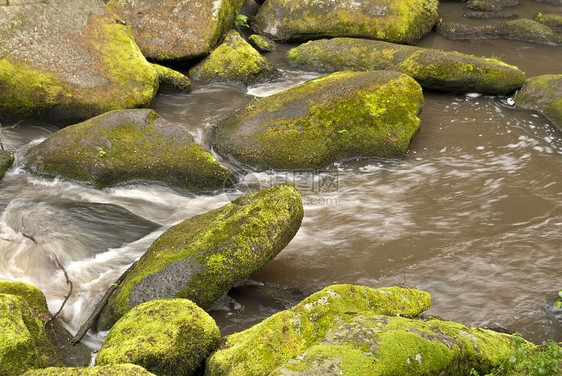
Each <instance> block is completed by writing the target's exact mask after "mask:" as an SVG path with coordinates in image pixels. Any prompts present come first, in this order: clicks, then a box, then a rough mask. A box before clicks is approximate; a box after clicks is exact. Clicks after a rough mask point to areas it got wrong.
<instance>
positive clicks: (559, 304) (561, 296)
mask: <svg viewBox="0 0 562 376" xmlns="http://www.w3.org/2000/svg"><path fill="white" fill-rule="evenodd" d="M558 296H560V298H562V290H559V291H558ZM554 304H555V305H556V306H557V307H560V308H562V300H557V301H556V303H554Z"/></svg>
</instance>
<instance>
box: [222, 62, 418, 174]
mask: <svg viewBox="0 0 562 376" xmlns="http://www.w3.org/2000/svg"><path fill="white" fill-rule="evenodd" d="M422 105H423V97H422V92H421V88H420V87H419V85H418V84H417V83H416V82H415V81H414V80H413V79H411V78H410V77H408V76H406V75H402V74H400V73H397V72H367V73H355V72H338V73H334V74H331V75H327V76H323V77H320V78H318V79H315V80H312V81H309V82H307V83H304V84H302V85H299V86H297V87H295V88H293V89H290V90H287V91H284V92H281V93H278V94H275V95H272V96H270V97H267V98H262V99H259V100H256V101H254V102H252V103H250V104H249V105H248V106H247V107H246V108H245V109H244V110H242V111H240V112H238V113H237V114H235V115H233V116H232V117H230V118H229V119H227V120H226V121H224V122H223V123H221V124H219V126H218V128H217V131H216V138H215V147H216V150H217V151H218V152H219V153H220V154H222V155H225V156H228V157H232V158H235V159H237V160H239V161H241V162H243V163H246V164H248V165H251V166H255V167H258V168H263V169H267V168H275V169H307V168H322V167H325V166H327V165H328V164H330V163H332V162H335V161H337V160H340V159H345V158H351V157H375V156H378V157H401V156H403V154H404V153H405V152H406V150H407V149H408V146H409V144H410V141H411V139H412V137H413V136H414V135H415V134H416V132H417V131H418V129H419V123H420V121H419V118H418V117H417V116H418V114H419V113H420V112H421V107H422Z"/></svg>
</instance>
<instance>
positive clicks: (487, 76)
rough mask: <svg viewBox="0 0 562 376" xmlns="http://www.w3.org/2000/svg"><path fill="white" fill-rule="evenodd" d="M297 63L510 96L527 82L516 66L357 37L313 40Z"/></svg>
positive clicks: (292, 54)
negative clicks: (379, 72) (393, 74)
mask: <svg viewBox="0 0 562 376" xmlns="http://www.w3.org/2000/svg"><path fill="white" fill-rule="evenodd" d="M285 59H286V60H287V61H288V62H289V63H290V64H291V65H293V66H296V67H299V68H304V69H311V70H316V71H321V72H335V71H341V70H347V69H350V70H356V71H364V70H395V71H399V72H402V73H405V74H407V75H409V76H411V77H413V78H414V79H415V80H416V81H418V83H419V84H420V85H421V86H422V87H423V88H427V89H432V90H440V91H448V92H479V93H484V94H507V93H509V92H512V91H515V90H517V89H519V88H520V87H521V86H522V85H523V84H524V83H525V75H524V73H523V72H521V71H520V70H519V69H517V68H516V67H514V66H511V65H508V64H505V63H503V62H500V61H496V60H491V59H486V58H479V57H476V56H471V55H465V54H460V53H457V52H445V51H440V50H433V49H423V48H419V47H412V46H403V45H398V44H392V43H386V42H380V41H372V40H366V39H355V38H334V39H330V40H327V39H323V40H317V41H311V42H308V43H305V44H302V45H300V46H298V47H296V48H293V49H291V50H289V51H288V52H287V54H286V55H285Z"/></svg>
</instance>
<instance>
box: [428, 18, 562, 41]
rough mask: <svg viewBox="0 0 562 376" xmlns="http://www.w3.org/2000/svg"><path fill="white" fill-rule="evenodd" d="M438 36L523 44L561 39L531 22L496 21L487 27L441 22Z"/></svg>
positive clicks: (549, 29)
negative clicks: (516, 41) (505, 40)
mask: <svg viewBox="0 0 562 376" xmlns="http://www.w3.org/2000/svg"><path fill="white" fill-rule="evenodd" d="M436 30H437V32H438V33H439V34H441V35H442V36H444V37H445V38H447V39H452V40H474V39H476V40H477V39H509V40H520V41H523V42H531V43H543V44H560V43H561V39H560V36H558V35H557V34H556V33H555V32H554V31H553V30H552V29H551V28H549V27H548V26H546V25H543V24H540V23H538V22H535V21H533V20H527V19H519V20H513V21H498V22H494V23H491V24H488V25H467V24H460V23H455V22H442V23H441V24H439V25H438V26H437V27H436Z"/></svg>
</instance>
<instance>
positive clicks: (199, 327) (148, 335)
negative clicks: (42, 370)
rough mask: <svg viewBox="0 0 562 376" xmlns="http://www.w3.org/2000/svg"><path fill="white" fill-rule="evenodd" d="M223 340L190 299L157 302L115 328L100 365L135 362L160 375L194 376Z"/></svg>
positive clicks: (145, 305) (100, 356) (101, 353)
mask: <svg viewBox="0 0 562 376" xmlns="http://www.w3.org/2000/svg"><path fill="white" fill-rule="evenodd" d="M220 340H221V335H220V331H219V328H218V327H217V324H216V323H215V321H214V320H213V318H212V317H211V316H209V314H208V313H207V312H205V311H204V310H202V309H201V308H199V307H198V306H197V305H196V304H195V303H193V302H191V301H190V300H187V299H155V300H151V301H149V302H146V303H143V304H140V305H138V306H136V307H135V308H133V309H132V310H131V311H129V312H127V314H126V315H125V316H123V317H122V318H121V319H119V321H118V322H117V323H116V324H115V325H114V326H113V327H112V328H111V330H110V331H109V333H108V335H107V338H106V339H105V340H104V342H103V345H102V347H101V349H100V351H99V353H98V356H97V358H96V364H97V365H106V364H121V363H132V364H137V365H140V366H142V367H144V368H146V369H147V370H148V371H151V372H153V373H155V374H157V375H169V376H191V375H195V374H196V371H197V369H198V368H200V367H201V364H202V362H203V361H204V360H205V359H206V358H207V356H208V355H209V354H210V353H211V352H212V351H213V350H215V349H216V348H217V347H218V345H219V343H220Z"/></svg>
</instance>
